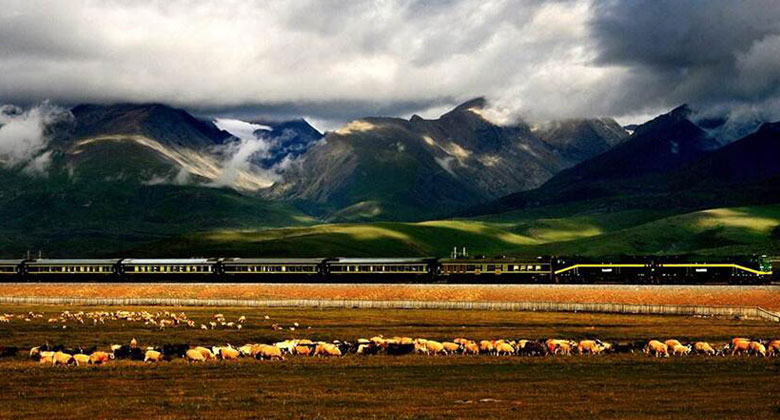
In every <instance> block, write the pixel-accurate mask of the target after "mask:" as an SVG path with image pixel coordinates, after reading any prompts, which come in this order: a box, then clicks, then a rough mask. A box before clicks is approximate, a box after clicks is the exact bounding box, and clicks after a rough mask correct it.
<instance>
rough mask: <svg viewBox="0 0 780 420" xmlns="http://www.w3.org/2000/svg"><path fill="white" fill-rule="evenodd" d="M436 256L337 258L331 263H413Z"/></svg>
mask: <svg viewBox="0 0 780 420" xmlns="http://www.w3.org/2000/svg"><path fill="white" fill-rule="evenodd" d="M433 259H434V258H418V257H410V258H336V259H335V260H333V261H330V262H331V263H337V264H338V263H341V264H404V263H407V264H411V263H427V262H429V261H431V260H433Z"/></svg>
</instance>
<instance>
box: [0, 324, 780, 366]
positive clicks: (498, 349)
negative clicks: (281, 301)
mask: <svg viewBox="0 0 780 420" xmlns="http://www.w3.org/2000/svg"><path fill="white" fill-rule="evenodd" d="M40 318H44V315H43V314H42V313H35V312H28V313H26V314H2V315H0V323H10V322H11V320H14V319H18V320H23V321H24V322H31V321H33V320H35V319H40ZM268 320H269V317H268V316H267V315H266V316H265V317H264V321H268ZM108 321H121V322H132V323H143V324H144V325H146V326H150V327H153V328H155V329H160V330H164V329H166V328H177V327H183V328H200V329H205V330H212V329H236V330H240V329H241V328H242V326H243V325H244V323H245V322H246V317H245V316H240V317H238V318H237V319H236V320H235V321H229V320H228V319H226V317H225V316H224V315H222V314H215V315H213V316H212V317H211V319H210V320H209V321H207V322H206V323H196V322H195V321H193V320H191V319H189V318H188V317H187V315H186V314H184V313H183V312H180V313H175V312H169V311H159V312H155V313H150V312H146V311H123V310H119V311H113V312H108V311H94V312H83V311H80V312H70V311H64V312H62V313H61V314H60V315H59V316H57V317H52V318H49V319H48V323H50V324H56V325H57V326H62V328H66V327H67V325H68V324H72V323H77V324H82V325H95V326H97V325H103V324H105V323H106V322H108ZM296 327H299V325H298V323H294V324H293V325H292V326H289V329H290V330H291V331H295V328H296ZM271 328H272V329H274V330H280V329H282V328H283V327H281V326H279V325H278V324H273V325H271ZM18 351H19V350H18V349H17V348H15V347H2V346H0V358H2V357H8V356H15V355H16V354H17V353H18ZM412 353H420V354H426V355H480V354H483V355H495V356H510V355H518V356H547V355H553V356H554V355H561V356H564V355H572V354H591V355H596V354H604V353H644V354H645V355H648V356H655V357H669V356H685V355H689V354H697V355H708V356H715V355H723V356H725V355H732V356H734V355H754V356H764V357H770V356H777V355H780V340H761V339H747V338H734V339H733V340H732V341H731V342H729V343H727V344H722V345H720V346H714V345H711V344H710V343H707V342H703V341H699V342H691V343H686V344H683V343H681V342H680V341H678V340H674V339H669V340H665V341H660V340H649V341H621V342H613V343H609V342H605V341H601V340H581V341H573V340H567V339H555V338H551V339H547V340H507V339H503V340H481V341H474V340H470V339H466V338H456V339H454V340H452V341H436V340H427V339H424V338H412V337H392V338H385V337H383V336H381V335H380V336H375V337H372V338H368V339H366V338H362V339H358V340H357V341H354V342H349V341H334V342H331V343H328V342H323V341H312V340H308V339H293V340H285V341H281V342H277V343H273V344H245V345H243V346H240V347H234V346H231V345H230V344H227V345H225V346H213V347H205V346H190V345H188V344H179V345H171V344H168V345H164V346H162V347H154V346H146V347H143V346H139V345H138V343H137V341H136V340H135V339H133V340H132V341H131V342H130V343H129V344H128V345H112V346H111V347H110V349H106V350H102V351H101V350H98V349H97V348H91V349H83V348H80V347H77V348H66V347H64V346H49V345H48V344H46V345H43V346H38V347H35V348H33V349H31V350H30V357H31V358H32V359H33V360H36V361H38V362H40V363H42V364H50V365H53V366H57V365H85V364H95V365H99V364H104V363H107V362H109V361H111V360H115V359H128V360H136V361H143V362H161V361H166V360H167V361H171V360H175V359H184V360H187V361H188V362H205V361H208V360H236V359H239V358H255V359H267V360H283V359H284V358H285V356H319V357H338V356H344V355H347V354H357V355H375V354H387V355H404V354H412Z"/></svg>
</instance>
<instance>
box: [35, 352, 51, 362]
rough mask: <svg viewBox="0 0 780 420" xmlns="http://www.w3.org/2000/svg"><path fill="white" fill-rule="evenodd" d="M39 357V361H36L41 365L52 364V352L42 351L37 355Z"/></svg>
mask: <svg viewBox="0 0 780 420" xmlns="http://www.w3.org/2000/svg"><path fill="white" fill-rule="evenodd" d="M38 355H39V356H40V359H38V361H39V362H40V363H41V364H52V363H53V362H54V352H53V351H42V352H40V353H38Z"/></svg>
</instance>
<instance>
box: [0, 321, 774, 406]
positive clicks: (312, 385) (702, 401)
mask: <svg viewBox="0 0 780 420" xmlns="http://www.w3.org/2000/svg"><path fill="white" fill-rule="evenodd" d="M82 309H83V310H100V309H107V310H116V309H117V308H94V307H87V308H80V307H71V306H67V307H62V306H59V307H35V308H33V307H25V306H0V313H3V312H12V313H24V312H27V311H29V310H36V311H43V312H44V314H45V316H44V319H46V318H48V317H50V316H56V315H57V314H59V313H60V312H61V311H63V310H70V311H71V312H75V311H79V310H82ZM123 309H132V310H142V309H147V310H150V311H157V310H162V309H169V310H175V311H177V312H179V311H184V312H186V314H187V315H188V316H189V317H190V318H192V319H193V320H195V321H196V322H198V323H201V322H204V321H206V320H208V319H210V318H211V315H212V314H213V313H215V312H220V313H223V314H224V315H225V316H226V317H227V318H228V319H234V318H237V317H238V316H240V315H246V316H247V318H248V320H247V323H246V324H245V325H246V327H245V328H244V329H242V330H241V331H236V330H207V331H205V330H199V329H195V330H192V329H167V330H165V331H159V330H156V329H153V328H150V327H147V326H144V325H143V324H140V323H122V322H115V321H109V322H108V323H107V324H105V325H97V326H93V325H80V324H68V328H67V329H62V328H61V326H60V325H57V326H53V325H51V324H49V323H47V322H45V321H43V320H35V321H33V322H23V321H21V320H14V321H13V322H12V323H10V324H0V345H18V346H31V345H37V344H40V343H41V342H42V341H43V340H49V342H51V343H68V344H70V345H76V344H81V345H85V346H87V345H99V346H107V345H108V344H110V343H114V342H127V341H129V340H130V338H131V337H135V338H137V339H138V340H139V341H140V343H141V345H148V344H155V345H160V344H164V343H177V342H187V343H191V344H218V343H223V342H231V343H243V342H257V341H261V342H262V341H276V340H281V339H285V338H291V337H309V338H313V339H323V340H332V339H336V338H339V339H354V338H357V337H365V336H369V335H372V334H385V335H388V336H389V335H396V334H399V335H412V336H423V337H428V338H436V339H446V338H450V339H451V338H452V337H455V336H468V337H472V338H477V339H478V338H498V337H524V338H547V337H550V336H562V337H569V338H575V339H577V338H585V337H601V338H603V339H635V338H650V337H664V338H668V337H676V338H679V339H682V340H693V339H702V340H708V341H711V342H724V341H726V340H728V339H729V338H730V337H732V336H734V335H745V336H751V337H756V336H761V337H771V336H777V335H780V330H779V329H778V327H777V325H774V324H768V323H764V322H759V321H734V320H729V319H700V318H679V317H653V316H643V317H637V316H626V315H592V314H578V315H565V314H551V313H508V312H478V311H400V310H394V311H373V310H295V309H268V310H266V309H260V310H250V309H246V308H240V309H236V308H208V309H204V308H157V307H155V308H123ZM265 315H268V316H269V317H270V319H269V320H268V321H266V320H265V319H264V317H265ZM293 322H298V323H299V325H300V326H301V328H303V330H297V331H295V332H293V331H290V330H289V329H288V328H287V327H288V326H290V325H292V323H293ZM271 323H278V324H280V325H282V326H284V327H285V329H284V330H282V331H275V330H273V329H271V328H270V324H271ZM308 327H311V329H309V328H308ZM778 368H780V359H760V358H747V357H743V358H703V357H687V358H673V359H661V360H659V359H655V358H645V357H644V356H640V355H608V356H603V357H586V356H572V357H554V358H553V357H549V358H521V357H505V358H497V357H492V356H474V357H465V356H456V357H428V356H418V355H412V356H402V357H391V356H368V357H359V356H355V355H349V356H346V357H343V358H338V359H315V358H304V357H290V358H288V359H287V360H285V361H282V362H259V361H254V360H241V361H239V362H231V363H229V362H224V363H217V362H215V363H208V364H203V365H193V366H190V365H187V364H186V363H184V362H183V361H181V360H179V361H174V362H170V363H163V364H160V365H142V364H140V363H137V362H125V361H121V362H115V363H111V364H109V365H107V366H102V367H78V368H75V367H71V368H51V367H46V366H39V365H37V364H35V363H33V362H29V361H26V360H24V358H23V357H18V358H12V359H1V360H0V389H3V392H1V393H0V418H60V419H70V418H116V417H122V418H214V417H225V418H324V419H331V418H363V419H365V418H382V419H385V418H387V419H389V418H402V419H439V418H509V417H512V418H516V417H523V418H561V417H566V418H593V417H599V418H671V417H674V418H702V417H704V418H746V419H747V418H751V419H753V418H769V417H773V416H776V415H777V414H778V413H780V403H779V402H778V401H779V400H778V395H780V384H778V382H777V375H778Z"/></svg>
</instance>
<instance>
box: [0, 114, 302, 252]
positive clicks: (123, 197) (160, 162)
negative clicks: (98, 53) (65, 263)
mask: <svg viewBox="0 0 780 420" xmlns="http://www.w3.org/2000/svg"><path fill="white" fill-rule="evenodd" d="M72 114H73V118H72V119H68V121H65V122H61V123H58V124H56V125H55V126H52V127H48V128H47V130H46V131H47V134H48V137H49V138H50V141H49V142H48V151H47V153H48V154H47V155H46V156H49V159H48V160H47V161H46V163H47V165H45V167H43V168H42V169H43V170H42V171H41V173H40V174H30V173H28V172H25V170H24V169H20V168H17V167H0V185H2V188H0V203H2V204H1V205H0V218H2V220H3V224H2V227H0V255H6V256H19V255H22V253H24V251H26V250H38V249H41V250H43V251H44V252H45V254H46V255H48V256H57V255H65V256H67V255H70V256H73V255H84V256H97V255H110V254H112V253H118V252H120V250H122V249H127V248H128V247H132V246H142V244H145V243H148V242H150V241H154V240H158V239H161V238H165V237H169V236H172V235H180V234H182V233H185V232H196V231H203V230H211V229H217V228H227V227H235V228H238V229H243V228H250V227H251V228H258V227H264V226H265V227H269V226H290V225H300V224H306V223H310V221H311V219H310V218H308V217H307V216H306V215H304V214H302V213H301V212H300V211H297V210H295V209H293V208H292V207H291V206H289V205H288V204H286V203H274V202H270V201H268V200H266V199H263V198H262V197H259V196H258V195H257V194H255V193H254V191H256V190H257V189H259V188H261V187H264V186H267V185H270V182H269V181H268V180H265V179H262V178H261V177H260V176H258V175H256V174H254V173H250V172H248V171H246V170H242V169H241V168H238V169H235V170H233V171H232V173H231V174H230V175H231V178H225V175H226V171H227V169H226V167H225V166H224V163H223V162H222V161H221V160H220V159H222V157H221V156H220V155H219V154H218V153H216V151H218V150H219V149H220V148H222V147H224V145H225V144H226V142H230V141H232V140H231V139H232V137H231V136H230V135H229V134H228V133H226V132H224V131H221V130H219V129H217V128H216V127H215V126H214V125H213V124H212V123H211V122H209V121H203V120H200V119H198V118H195V117H193V116H192V115H190V114H188V113H187V112H185V111H183V110H177V109H174V108H171V107H167V106H164V105H159V104H150V105H145V104H142V105H127V104H122V105H107V106H104V105H80V106H77V107H75V108H74V109H73V110H72ZM222 182H224V183H222ZM226 187H229V188H226Z"/></svg>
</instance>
